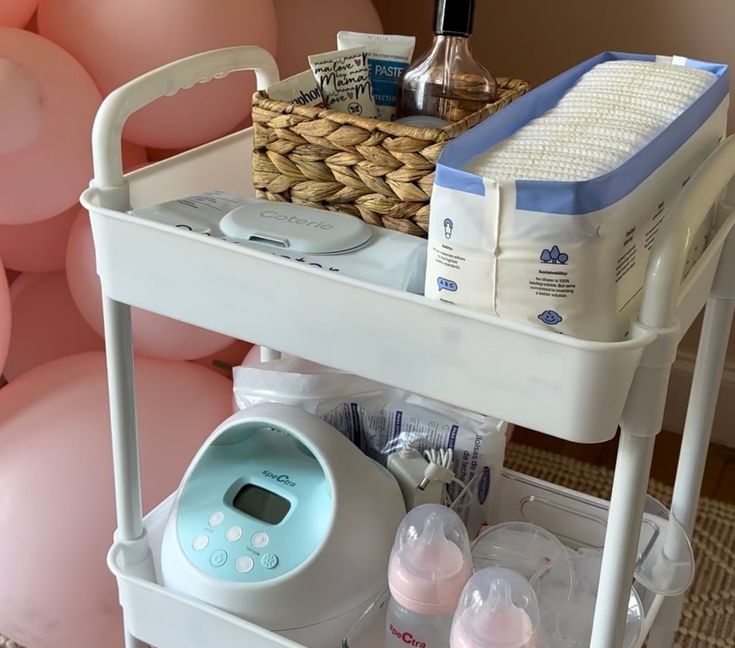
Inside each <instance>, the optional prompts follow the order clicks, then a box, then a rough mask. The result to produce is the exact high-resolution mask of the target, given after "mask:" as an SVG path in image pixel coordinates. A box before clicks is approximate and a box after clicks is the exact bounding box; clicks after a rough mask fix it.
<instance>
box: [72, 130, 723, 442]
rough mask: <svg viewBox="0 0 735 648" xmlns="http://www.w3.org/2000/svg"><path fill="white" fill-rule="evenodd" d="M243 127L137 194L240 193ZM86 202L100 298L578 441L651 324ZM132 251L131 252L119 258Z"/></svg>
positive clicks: (597, 419)
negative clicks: (565, 328) (535, 315)
mask: <svg viewBox="0 0 735 648" xmlns="http://www.w3.org/2000/svg"><path fill="white" fill-rule="evenodd" d="M251 139H252V133H251V131H250V130H246V131H242V132H240V133H237V134H235V135H232V136H230V137H228V138H224V139H222V140H218V141H217V142H214V143H212V144H210V145H207V146H204V147H200V148H199V149H196V150H194V151H191V152H189V153H186V154H183V155H180V156H177V157H174V158H171V159H169V160H166V161H164V162H161V163H158V164H156V165H153V166H151V167H148V168H146V169H143V170H141V171H139V172H136V173H133V174H131V175H130V176H128V180H129V183H130V191H131V202H132V204H133V205H134V206H142V205H146V204H151V203H155V202H161V201H164V200H169V199H172V198H175V197H181V196H183V195H189V194H192V193H196V192H199V191H211V190H215V189H219V190H225V191H232V192H234V193H239V194H241V195H252V192H253V190H252V184H251V169H250V163H249V160H250V151H251V146H252V144H251ZM84 199H85V202H86V203H87V204H88V205H89V206H90V207H91V209H92V225H93V230H94V237H95V245H96V249H97V266H98V272H99V274H100V276H101V279H102V285H103V290H104V291H105V293H106V294H107V295H108V296H109V297H112V298H113V299H115V300H117V301H120V302H124V303H128V304H131V305H133V306H138V307H141V308H145V309H147V310H150V311H153V312H156V313H159V314H162V315H166V316H168V317H172V318H175V319H179V320H182V321H185V322H188V323H191V324H195V325H198V326H202V327H205V328H209V329H212V330H215V331H219V332H222V333H225V334H228V335H231V336H234V337H237V338H241V339H246V340H250V341H253V342H257V343H259V344H263V345H265V346H269V347H272V348H276V349H279V350H281V351H285V352H288V353H292V354H294V355H297V356H300V357H303V358H307V359H309V360H313V361H315V362H319V363H322V364H325V365H328V366H331V367H335V368H337V369H341V370H344V371H349V372H352V373H355V374H359V375H362V376H365V377H367V378H371V379H373V380H377V381H380V382H383V383H387V384H390V385H393V386H396V387H401V388H405V389H407V390H410V391H413V392H416V393H419V394H423V395H425V396H429V397H432V398H435V399H438V400H441V401H444V402H448V403H453V404H455V405H459V406H462V407H465V408H467V409H470V410H473V411H476V412H481V413H484V414H490V415H493V416H497V417H501V418H504V419H507V420H509V421H512V422H514V423H517V424H520V425H524V426H527V427H530V428H533V429H536V430H541V431H543V432H546V433H548V434H551V435H553V436H557V437H560V438H564V439H569V440H573V441H578V442H583V443H596V442H600V441H604V440H607V439H609V438H611V437H612V436H613V435H614V434H615V431H616V428H617V425H618V422H619V420H620V415H621V412H622V409H623V406H624V404H625V400H626V397H627V394H628V390H629V388H630V384H631V381H632V379H633V375H634V372H635V369H636V367H637V366H638V364H639V362H640V360H641V357H642V354H643V351H644V349H645V348H646V346H648V345H649V344H650V343H651V342H652V341H653V340H654V339H655V338H656V333H655V332H644V331H641V330H640V329H639V330H637V331H636V332H635V333H634V334H633V336H632V338H631V339H630V340H626V341H623V342H617V343H602V342H591V341H584V340H577V339H574V338H570V337H566V336H562V335H558V334H555V333H551V332H547V331H544V330H541V329H537V328H534V327H531V326H528V325H523V324H517V323H514V322H508V321H505V320H501V319H499V318H497V317H493V316H490V315H486V314H483V313H477V312H474V311H470V310H467V309H462V308H459V307H456V306H451V305H447V304H443V303H441V302H436V301H432V300H428V299H425V298H423V297H418V296H415V295H410V294H406V293H401V292H398V291H394V290H390V289H385V288H381V287H378V286H374V285H370V284H367V283H364V282H361V281H357V280H351V279H349V278H345V277H335V276H333V275H331V274H328V273H325V272H323V271H320V270H318V269H311V268H304V267H302V266H300V265H297V264H295V263H293V262H291V261H288V260H283V259H279V258H276V257H274V256H271V255H268V254H264V253H260V252H257V251H253V250H250V249H246V248H244V247H241V246H238V245H236V244H234V243H229V242H226V241H221V240H218V239H214V238H210V237H206V236H200V235H197V234H192V233H189V232H185V231H181V230H176V229H174V228H169V227H166V226H162V225H157V224H155V223H151V222H148V221H144V220H142V219H138V218H135V217H133V216H130V215H128V214H126V213H124V212H121V211H116V210H114V209H110V208H107V207H105V205H106V204H107V203H106V200H105V192H104V190H99V189H95V188H92V189H90V190H89V191H88V192H86V194H85V197H84ZM731 221H732V217H729V218H727V219H725V223H724V224H723V226H722V227H721V229H720V231H719V232H718V233H717V234H716V235H715V236H714V237H713V239H712V242H711V244H710V246H709V248H708V250H707V252H706V253H705V255H704V256H703V257H702V258H701V259H700V261H699V262H698V264H697V265H696V266H695V269H694V270H693V271H692V272H691V273H690V275H689V277H688V278H687V280H686V282H685V283H684V284H683V285H682V286H681V288H680V289H679V292H678V297H677V301H676V303H677V305H678V307H677V316H678V318H679V321H680V322H681V323H682V326H681V332H682V333H683V331H685V330H686V328H688V326H689V324H691V321H692V320H693V318H694V317H695V315H696V313H697V312H698V311H699V310H700V309H701V307H702V305H703V304H704V301H705V299H706V297H707V295H708V293H709V288H710V285H711V283H712V278H713V276H714V272H715V269H716V267H717V263H718V261H719V255H720V252H721V249H722V245H723V242H724V240H725V238H726V235H727V233H728V231H729V229H730V227H731V226H732V222H731ZM131 259H135V263H131V262H130V261H131Z"/></svg>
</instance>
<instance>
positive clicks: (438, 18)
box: [434, 0, 475, 36]
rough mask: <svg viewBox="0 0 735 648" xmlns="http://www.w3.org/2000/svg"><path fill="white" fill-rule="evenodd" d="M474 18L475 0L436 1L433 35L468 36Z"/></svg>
mask: <svg viewBox="0 0 735 648" xmlns="http://www.w3.org/2000/svg"><path fill="white" fill-rule="evenodd" d="M474 16H475V0H436V6H435V8H434V33H435V34H448V35H454V36H469V35H470V34H471V33H472V26H473V23H474Z"/></svg>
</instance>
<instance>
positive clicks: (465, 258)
mask: <svg viewBox="0 0 735 648" xmlns="http://www.w3.org/2000/svg"><path fill="white" fill-rule="evenodd" d="M727 74H728V68H727V66H725V65H718V64H713V63H704V62H701V61H694V60H690V59H684V58H681V57H661V56H658V57H657V56H648V55H636V54H622V53H616V52H605V53H603V54H600V55H598V56H596V57H594V58H592V59H589V60H587V61H585V62H583V63H581V64H579V65H577V66H576V67H574V68H572V69H571V70H568V71H567V72H565V73H563V74H561V75H560V76H558V77H556V78H554V79H552V80H551V81H549V82H547V83H545V84H544V85H542V86H540V87H539V88H537V89H536V90H534V91H532V92H530V93H529V94H527V95H526V96H524V97H521V98H520V99H519V100H517V101H515V102H513V103H512V104H510V105H509V106H508V107H506V108H504V109H503V110H501V111H500V112H498V113H496V114H495V115H493V116H491V117H490V118H488V119H487V120H485V121H484V122H483V123H482V124H480V125H478V126H477V127H475V128H473V129H472V130H470V131H469V132H468V133H466V134H464V135H462V136H461V137H459V138H457V139H455V140H454V141H452V142H450V143H449V144H448V145H447V146H446V148H445V149H444V151H443V153H442V155H441V157H440V158H439V162H438V165H437V171H436V178H435V183H434V189H433V193H432V197H431V223H430V227H429V250H428V258H427V272H426V288H425V294H426V295H427V296H428V297H432V298H435V299H441V300H443V301H447V302H451V303H455V304H459V305H462V306H466V307H470V308H473V309H478V310H482V311H486V312H489V313H492V314H495V315H498V316H500V317H503V318H507V319H511V320H515V321H520V322H525V323H531V324H534V325H536V326H540V327H544V328H546V329H548V330H550V331H554V332H558V333H563V334H566V335H571V336H574V337H578V338H583V339H589V340H599V341H617V340H620V339H622V338H624V337H625V335H626V333H627V332H628V329H629V327H630V322H631V319H632V317H633V316H634V314H635V312H636V311H637V308H638V307H639V305H640V299H641V297H642V288H643V282H644V279H645V273H646V265H647V262H648V257H649V255H650V251H651V248H652V247H653V244H654V241H655V239H656V234H657V232H658V231H659V228H660V227H661V224H662V222H663V221H664V220H665V218H666V216H667V214H668V212H669V210H670V208H671V206H672V205H673V203H674V202H675V200H676V198H677V196H678V194H679V193H680V191H681V189H682V187H683V186H684V185H685V184H686V183H687V181H688V180H689V178H690V177H691V176H692V174H693V173H694V172H695V171H696V170H697V168H698V167H699V166H700V165H701V164H702V162H703V161H704V160H705V159H706V158H707V157H708V156H709V155H710V154H711V153H712V151H713V150H714V149H715V148H716V147H717V146H718V144H719V143H720V142H721V141H722V139H723V138H724V136H725V131H726V125H727V124H726V122H727V110H728V104H729V84H728V78H727ZM710 228H711V220H710V221H707V222H705V223H704V225H703V226H702V228H701V229H700V231H699V232H698V233H697V234H696V237H695V240H694V242H693V244H692V245H691V254H690V258H689V259H687V264H686V268H687V269H686V271H687V272H688V270H690V269H691V267H692V265H693V264H694V263H695V262H696V259H697V258H698V257H699V255H701V253H702V251H703V250H704V248H705V247H706V245H707V242H708V238H709V233H710Z"/></svg>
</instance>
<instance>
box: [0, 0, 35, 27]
mask: <svg viewBox="0 0 735 648" xmlns="http://www.w3.org/2000/svg"><path fill="white" fill-rule="evenodd" d="M37 6H38V0H2V2H0V27H23V26H24V25H26V24H27V23H28V22H29V21H30V20H31V18H32V17H33V12H34V11H36V7H37Z"/></svg>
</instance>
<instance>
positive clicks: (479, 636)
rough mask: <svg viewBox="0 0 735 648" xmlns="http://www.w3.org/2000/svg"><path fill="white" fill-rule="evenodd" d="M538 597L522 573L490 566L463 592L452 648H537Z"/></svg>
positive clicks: (474, 578)
mask: <svg viewBox="0 0 735 648" xmlns="http://www.w3.org/2000/svg"><path fill="white" fill-rule="evenodd" d="M539 644H540V641H539V611H538V602H537V601H536V594H535V593H534V591H533V588H532V587H531V585H530V584H529V582H528V581H527V580H526V579H525V578H524V577H523V576H521V575H520V574H519V573H518V572H514V571H511V570H510V569H505V568H503V567H488V568H487V569H483V570H481V571H479V572H477V573H476V574H475V575H474V576H473V577H472V578H471V579H470V582H469V583H467V586H466V587H465V588H464V591H463V592H462V598H461V599H460V601H459V605H458V607H457V612H456V613H455V615H454V622H453V623H452V634H451V638H450V641H449V648H537V647H538V646H539Z"/></svg>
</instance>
